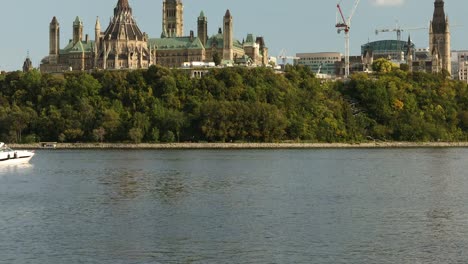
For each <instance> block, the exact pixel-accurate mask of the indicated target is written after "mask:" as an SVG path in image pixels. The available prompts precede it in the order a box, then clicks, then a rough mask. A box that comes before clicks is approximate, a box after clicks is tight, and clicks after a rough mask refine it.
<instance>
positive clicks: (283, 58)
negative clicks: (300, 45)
mask: <svg viewBox="0 0 468 264" xmlns="http://www.w3.org/2000/svg"><path fill="white" fill-rule="evenodd" d="M278 59H280V60H281V61H282V62H283V64H282V65H283V69H286V62H287V61H288V60H298V59H300V58H299V57H295V56H288V55H286V50H285V49H282V50H281V51H280V54H279V55H278Z"/></svg>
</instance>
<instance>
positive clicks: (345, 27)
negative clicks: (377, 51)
mask: <svg viewBox="0 0 468 264" xmlns="http://www.w3.org/2000/svg"><path fill="white" fill-rule="evenodd" d="M341 2H342V1H340V3H338V4H337V5H336V7H337V8H338V12H339V14H340V16H341V21H339V22H338V21H337V23H336V25H335V27H336V28H337V29H338V34H340V33H341V31H344V34H345V78H348V76H349V53H350V52H349V51H350V48H349V30H350V29H351V20H352V19H353V16H354V13H355V12H356V9H357V7H358V5H359V2H360V0H355V2H354V6H353V9H351V13H350V15H349V16H348V19H346V18H345V16H344V14H343V10H342V9H341V5H340V4H341Z"/></svg>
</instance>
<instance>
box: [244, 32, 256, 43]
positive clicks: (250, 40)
mask: <svg viewBox="0 0 468 264" xmlns="http://www.w3.org/2000/svg"><path fill="white" fill-rule="evenodd" d="M254 39H255V38H254V35H253V34H247V38H246V39H245V43H249V44H253V43H255V41H254Z"/></svg>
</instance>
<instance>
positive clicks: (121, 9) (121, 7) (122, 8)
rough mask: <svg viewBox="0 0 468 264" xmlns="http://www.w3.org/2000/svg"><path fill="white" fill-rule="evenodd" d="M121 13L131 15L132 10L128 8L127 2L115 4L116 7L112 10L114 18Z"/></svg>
mask: <svg viewBox="0 0 468 264" xmlns="http://www.w3.org/2000/svg"><path fill="white" fill-rule="evenodd" d="M122 13H128V14H130V15H131V14H132V8H131V7H130V4H129V3H128V0H119V2H117V6H116V7H115V8H114V16H116V15H118V14H122Z"/></svg>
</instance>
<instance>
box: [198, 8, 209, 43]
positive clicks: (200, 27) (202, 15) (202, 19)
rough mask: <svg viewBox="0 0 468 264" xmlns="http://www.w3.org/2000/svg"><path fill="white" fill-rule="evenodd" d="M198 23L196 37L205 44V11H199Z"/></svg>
mask: <svg viewBox="0 0 468 264" xmlns="http://www.w3.org/2000/svg"><path fill="white" fill-rule="evenodd" d="M197 25H198V38H199V39H200V41H201V43H202V44H203V46H205V45H206V42H207V41H208V19H207V18H206V16H205V13H203V11H201V13H200V16H199V17H198V21H197Z"/></svg>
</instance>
